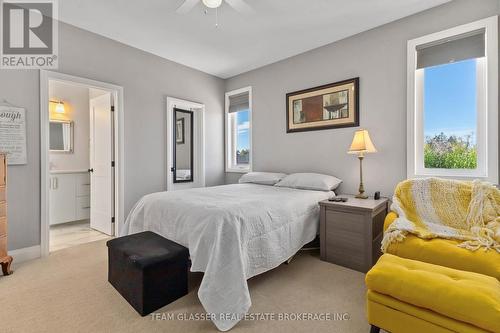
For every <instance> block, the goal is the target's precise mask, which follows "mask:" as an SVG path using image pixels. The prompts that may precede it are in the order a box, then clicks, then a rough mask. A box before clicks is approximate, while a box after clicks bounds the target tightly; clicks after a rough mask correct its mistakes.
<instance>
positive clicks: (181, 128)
mask: <svg viewBox="0 0 500 333" xmlns="http://www.w3.org/2000/svg"><path fill="white" fill-rule="evenodd" d="M174 123H175V126H174V133H173V134H174V151H173V162H174V166H173V167H172V172H173V174H174V177H173V178H174V183H187V182H192V181H193V112H192V111H186V110H181V109H174Z"/></svg>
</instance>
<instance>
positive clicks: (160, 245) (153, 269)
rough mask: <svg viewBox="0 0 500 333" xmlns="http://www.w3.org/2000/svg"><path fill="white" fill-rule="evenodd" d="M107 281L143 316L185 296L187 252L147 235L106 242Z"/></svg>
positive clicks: (170, 243)
mask: <svg viewBox="0 0 500 333" xmlns="http://www.w3.org/2000/svg"><path fill="white" fill-rule="evenodd" d="M107 246H108V255H109V257H108V260H109V261H108V267H109V270H108V281H109V282H110V283H111V284H112V285H113V287H115V288H116V290H118V292H120V294H121V295H122V296H123V297H124V298H125V299H126V300H127V301H128V302H129V303H130V305H132V306H133V307H134V309H136V310H137V312H139V313H140V314H141V315H142V316H145V315H147V314H149V313H151V312H153V311H155V310H157V309H159V308H161V307H163V306H165V305H167V304H169V303H171V302H173V301H175V300H176V299H178V298H180V297H182V296H184V295H186V294H187V293H188V258H189V251H188V249H187V248H185V247H184V246H181V245H179V244H177V243H175V242H172V241H170V240H168V239H166V238H163V237H162V236H160V235H157V234H155V233H154V232H151V231H146V232H141V233H138V234H134V235H130V236H125V237H120V238H115V239H112V240H110V241H108V242H107Z"/></svg>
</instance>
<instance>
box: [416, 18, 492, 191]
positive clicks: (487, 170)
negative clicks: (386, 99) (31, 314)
mask: <svg viewBox="0 0 500 333" xmlns="http://www.w3.org/2000/svg"><path fill="white" fill-rule="evenodd" d="M479 29H484V30H485V39H486V59H487V64H484V65H482V64H481V63H480V64H479V66H478V77H484V78H486V80H485V82H484V81H481V80H479V81H478V91H485V95H486V101H482V100H481V98H478V119H477V122H478V125H477V126H478V131H477V138H476V140H477V146H478V168H477V169H475V170H447V169H425V168H423V166H418V165H417V161H423V156H422V152H423V145H422V143H423V139H424V138H423V133H422V131H417V128H420V129H421V128H422V126H423V112H422V105H420V104H421V103H419V101H421V100H422V96H420V95H419V96H416V95H417V94H421V93H422V90H423V89H418V88H419V86H420V87H421V86H422V85H423V71H417V70H416V68H417V66H416V64H417V54H416V48H417V46H418V45H424V44H428V43H431V42H434V41H438V40H443V39H446V38H451V37H454V36H457V35H461V34H465V33H468V32H471V31H477V30H479ZM407 60H408V62H407V80H408V81H407V89H408V90H407V176H408V178H414V177H423V176H441V177H454V178H463V179H470V178H480V179H484V180H487V181H490V182H493V183H498V171H499V168H498V18H497V16H492V17H489V18H486V19H482V20H479V21H475V22H472V23H468V24H464V25H461V26H458V27H455V28H451V29H448V30H444V31H441V32H437V33H433V34H430V35H427V36H423V37H420V38H416V39H413V40H410V41H408V49H407ZM485 71H486V72H485ZM485 124H487V126H488V127H487V129H486V130H485V128H484V127H483V126H484V125H485Z"/></svg>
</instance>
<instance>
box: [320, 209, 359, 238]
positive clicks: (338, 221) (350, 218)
mask: <svg viewBox="0 0 500 333" xmlns="http://www.w3.org/2000/svg"><path fill="white" fill-rule="evenodd" d="M326 220H327V221H328V224H327V226H326V228H327V229H329V228H335V229H339V230H346V231H349V232H355V233H359V234H361V233H363V231H364V228H365V226H364V224H363V222H364V217H363V215H359V214H351V213H344V212H337V211H333V210H329V209H327V210H326Z"/></svg>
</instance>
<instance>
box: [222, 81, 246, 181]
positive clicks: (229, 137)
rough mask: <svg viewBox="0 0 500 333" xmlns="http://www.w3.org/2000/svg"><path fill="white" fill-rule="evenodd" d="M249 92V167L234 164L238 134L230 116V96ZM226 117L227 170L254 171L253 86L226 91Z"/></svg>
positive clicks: (236, 171) (237, 171)
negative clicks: (234, 143)
mask: <svg viewBox="0 0 500 333" xmlns="http://www.w3.org/2000/svg"><path fill="white" fill-rule="evenodd" d="M246 92H247V93H248V125H249V128H248V145H249V151H250V158H249V161H248V167H237V166H235V165H234V164H233V162H232V159H233V155H232V154H234V153H235V149H234V148H233V142H234V141H235V140H236V135H235V132H234V128H235V123H233V124H231V119H230V117H229V106H230V105H229V103H230V100H229V98H230V97H231V96H235V95H240V94H243V93H246ZM224 118H225V121H224V123H225V135H224V136H225V152H224V155H225V158H224V159H225V167H226V172H232V173H247V172H251V171H252V165H253V163H252V161H253V150H252V118H253V102H252V87H251V86H248V87H245V88H241V89H236V90H232V91H228V92H226V95H225V112H224Z"/></svg>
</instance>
